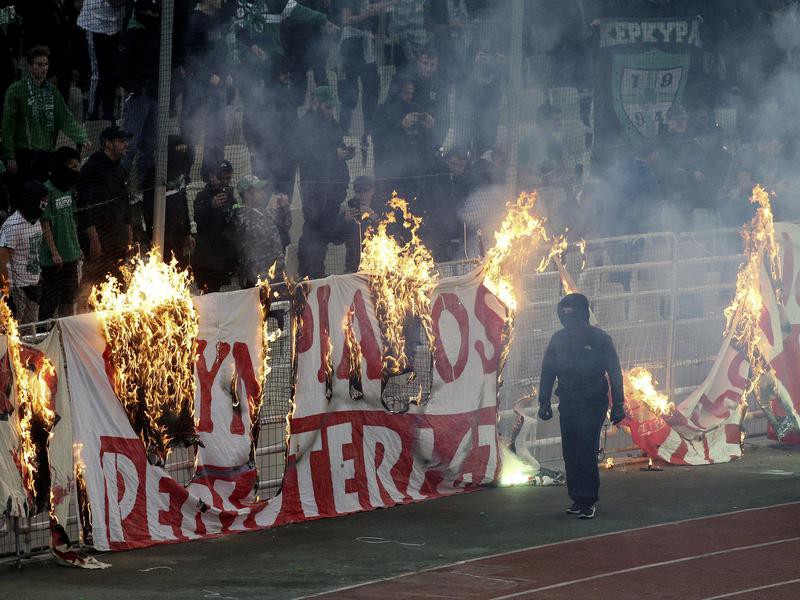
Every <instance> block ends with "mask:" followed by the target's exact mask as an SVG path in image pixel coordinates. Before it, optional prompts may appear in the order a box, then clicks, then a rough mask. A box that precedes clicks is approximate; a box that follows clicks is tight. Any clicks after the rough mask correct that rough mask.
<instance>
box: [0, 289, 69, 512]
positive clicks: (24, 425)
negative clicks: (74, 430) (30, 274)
mask: <svg viewBox="0 0 800 600" xmlns="http://www.w3.org/2000/svg"><path fill="white" fill-rule="evenodd" d="M0 333H3V334H5V335H6V338H7V350H6V352H7V353H8V359H9V362H10V364H11V370H12V372H13V377H14V386H13V388H12V389H13V390H14V391H15V392H16V394H15V397H16V418H15V419H13V421H14V423H16V429H17V435H18V438H19V448H18V450H17V454H16V456H15V459H16V462H17V464H18V466H19V469H20V471H21V475H22V480H23V483H24V485H25V488H26V490H27V491H28V492H29V493H30V495H31V497H32V498H35V497H36V474H37V472H38V470H39V468H40V465H39V458H38V457H39V454H40V452H42V451H44V450H45V449H43V448H40V447H39V445H40V444H37V441H36V437H37V436H36V434H35V432H34V429H35V428H36V427H37V426H41V427H43V428H44V431H45V433H47V439H49V437H50V435H51V434H52V428H53V425H54V424H55V418H56V414H55V411H54V410H53V398H52V394H51V392H50V386H49V384H48V380H49V379H51V378H52V377H54V376H55V368H54V367H53V363H51V362H50V360H49V359H48V358H47V357H45V356H42V357H41V360H40V361H34V360H32V359H30V358H28V359H23V351H22V341H21V340H20V337H19V328H18V326H17V321H16V319H15V318H14V316H13V315H12V314H11V310H10V309H9V308H8V303H7V302H6V291H5V290H4V291H3V292H2V294H0Z"/></svg>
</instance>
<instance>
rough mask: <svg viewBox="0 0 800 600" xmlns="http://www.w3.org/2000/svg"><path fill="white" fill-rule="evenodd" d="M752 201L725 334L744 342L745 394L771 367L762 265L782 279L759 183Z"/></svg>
mask: <svg viewBox="0 0 800 600" xmlns="http://www.w3.org/2000/svg"><path fill="white" fill-rule="evenodd" d="M750 202H751V203H752V204H755V205H757V208H756V214H755V215H754V216H753V218H752V220H751V221H750V223H749V224H746V225H745V226H744V227H743V228H742V237H743V238H744V254H745V262H744V263H742V265H741V266H740V267H739V272H738V274H737V276H736V292H735V294H734V297H733V301H732V302H731V304H730V306H728V308H726V309H725V320H726V326H725V335H727V334H728V333H730V332H731V331H732V332H733V337H734V339H736V341H737V342H739V344H741V346H742V348H743V349H744V351H745V353H746V356H747V360H748V362H749V363H750V380H749V382H748V388H747V390H746V391H745V393H744V394H743V397H744V396H746V395H747V394H748V393H749V392H750V391H752V390H753V389H755V388H756V386H757V385H758V381H759V379H760V378H761V375H763V374H764V372H765V371H766V370H767V368H768V365H767V364H766V362H765V361H764V360H763V359H762V358H761V356H760V353H759V351H758V343H759V341H760V333H759V326H758V322H759V319H760V318H761V312H762V310H763V306H764V303H763V299H762V298H761V284H760V280H761V269H762V267H765V268H766V269H767V270H768V273H769V275H770V276H771V277H772V280H773V281H780V278H781V266H780V259H779V254H778V243H777V242H776V241H775V223H774V221H773V216H772V207H771V205H770V201H769V194H768V193H767V192H766V191H765V190H764V188H762V187H761V186H760V185H757V186H756V187H755V188H753V195H752V196H751V197H750Z"/></svg>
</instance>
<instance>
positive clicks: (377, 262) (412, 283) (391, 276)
mask: <svg viewBox="0 0 800 600" xmlns="http://www.w3.org/2000/svg"><path fill="white" fill-rule="evenodd" d="M389 208H390V209H391V211H389V212H388V213H386V214H385V215H384V218H383V220H382V221H381V222H380V223H378V226H377V228H374V229H373V228H370V229H369V230H368V231H367V233H366V235H365V236H364V244H363V248H362V250H361V265H360V267H359V271H362V272H365V273H367V274H368V275H369V286H370V291H371V292H372V298H373V302H374V303H375V313H376V316H377V317H378V322H379V323H380V324H381V333H382V334H383V339H384V342H385V343H386V346H387V348H386V350H385V351H384V357H383V367H384V373H385V374H386V375H389V376H391V375H399V374H401V373H405V372H407V371H408V370H409V368H410V365H409V360H408V357H407V355H406V328H407V327H408V326H409V325H410V321H411V318H412V317H416V318H418V319H419V320H420V322H421V324H422V328H423V329H424V330H425V333H426V335H427V337H428V344H431V343H432V340H433V327H432V323H431V295H432V294H433V291H434V289H435V288H436V285H437V283H438V281H439V274H438V272H437V271H436V266H435V264H434V262H433V257H432V256H431V253H430V251H429V250H428V249H427V248H426V247H425V246H424V245H423V243H422V241H421V240H420V239H419V236H418V234H417V232H418V231H419V227H420V224H421V223H422V219H421V218H420V217H416V216H414V215H413V214H411V212H410V211H409V209H408V204H407V203H406V201H405V200H403V199H402V198H398V197H397V194H396V193H395V194H392V198H391V199H390V200H389ZM398 214H399V216H400V217H401V219H402V220H401V221H400V222H399V223H398ZM390 226H401V227H402V228H403V229H404V230H405V231H404V232H403V236H404V237H407V238H408V240H407V241H405V242H404V241H401V240H398V239H397V238H396V237H394V236H393V235H391V234H390V233H389V231H388V229H389V227H390ZM351 351H352V348H351ZM351 365H352V362H351Z"/></svg>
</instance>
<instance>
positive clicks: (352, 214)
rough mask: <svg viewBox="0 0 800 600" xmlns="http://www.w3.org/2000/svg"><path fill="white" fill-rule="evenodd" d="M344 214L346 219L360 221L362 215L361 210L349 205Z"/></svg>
mask: <svg viewBox="0 0 800 600" xmlns="http://www.w3.org/2000/svg"><path fill="white" fill-rule="evenodd" d="M344 216H345V218H346V219H349V220H351V221H358V220H359V218H360V217H361V211H360V210H359V209H357V208H353V207H352V206H348V207H347V208H346V209H345V210H344Z"/></svg>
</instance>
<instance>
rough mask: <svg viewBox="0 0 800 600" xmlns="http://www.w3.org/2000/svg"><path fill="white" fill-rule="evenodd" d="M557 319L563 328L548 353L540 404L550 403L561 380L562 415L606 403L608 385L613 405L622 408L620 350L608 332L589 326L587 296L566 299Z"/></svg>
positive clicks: (554, 335) (561, 303)
mask: <svg viewBox="0 0 800 600" xmlns="http://www.w3.org/2000/svg"><path fill="white" fill-rule="evenodd" d="M558 316H559V318H560V319H561V322H562V323H563V325H564V329H562V330H561V331H557V332H556V333H554V334H553V337H552V338H551V339H550V344H549V345H548V346H547V350H546V351H545V355H544V361H543V362H542V376H541V380H540V383H539V403H540V404H549V403H550V395H551V394H552V392H553V384H554V383H555V380H556V379H558V397H559V400H560V403H559V412H561V413H562V414H564V413H568V412H570V411H571V410H572V411H579V410H580V409H581V407H582V406H585V405H586V403H592V404H593V403H594V402H606V401H607V399H606V398H607V393H608V384H609V382H610V383H611V398H612V402H613V404H614V405H619V406H622V404H623V402H624V393H623V388H622V369H621V368H620V365H619V358H618V357H617V350H616V348H614V342H613V341H612V340H611V337H610V336H609V335H608V334H607V333H606V332H605V331H603V330H602V329H600V328H598V327H593V326H592V325H590V324H589V301H588V300H587V299H586V296H584V295H582V294H569V295H567V296H564V298H562V299H561V302H559V303H558ZM606 376H608V378H607V379H606Z"/></svg>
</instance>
